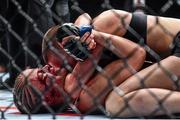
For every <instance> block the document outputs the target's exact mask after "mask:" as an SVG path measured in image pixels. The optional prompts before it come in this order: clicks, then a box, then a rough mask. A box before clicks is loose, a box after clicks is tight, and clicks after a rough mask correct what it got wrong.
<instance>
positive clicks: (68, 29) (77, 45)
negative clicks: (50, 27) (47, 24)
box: [56, 23, 92, 61]
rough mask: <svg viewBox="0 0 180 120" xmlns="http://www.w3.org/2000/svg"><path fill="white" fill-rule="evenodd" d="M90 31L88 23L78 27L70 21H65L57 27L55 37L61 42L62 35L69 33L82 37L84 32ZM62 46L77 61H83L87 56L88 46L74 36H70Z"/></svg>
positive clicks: (90, 27) (68, 34) (65, 35)
mask: <svg viewBox="0 0 180 120" xmlns="http://www.w3.org/2000/svg"><path fill="white" fill-rule="evenodd" d="M91 31H92V26H90V25H83V26H81V27H80V28H78V27H77V26H75V25H74V24H72V23H65V24H63V25H62V26H60V28H59V29H58V31H57V35H56V38H57V40H58V42H62V39H63V38H64V37H67V36H70V35H75V36H79V37H82V36H83V35H84V34H85V33H86V32H90V33H91ZM63 47H64V50H65V51H66V53H67V54H69V55H70V56H72V57H73V58H74V59H76V60H78V61H84V60H85V59H86V58H88V54H89V50H88V46H87V45H86V44H85V43H81V41H80V40H77V39H76V38H75V37H74V38H71V39H70V40H69V41H68V42H67V43H65V45H64V46H63Z"/></svg>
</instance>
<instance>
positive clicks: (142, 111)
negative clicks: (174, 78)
mask: <svg viewBox="0 0 180 120" xmlns="http://www.w3.org/2000/svg"><path fill="white" fill-rule="evenodd" d="M167 96H168V97H167ZM163 100H164V101H163ZM159 101H162V104H161V105H162V106H160V104H159V103H158V102H159ZM113 103H114V104H112V102H110V101H107V102H106V110H107V111H108V112H109V113H110V114H111V116H114V117H142V116H155V115H163V114H166V115H167V114H168V115H172V114H173V113H178V112H180V107H179V105H180V92H175V91H171V90H166V89H158V88H149V89H140V90H137V91H133V92H130V93H128V94H126V95H125V96H123V97H118V99H113ZM127 104H128V106H127ZM159 107H161V108H160V109H158V108H159ZM124 108H125V109H124ZM156 110H157V111H156Z"/></svg>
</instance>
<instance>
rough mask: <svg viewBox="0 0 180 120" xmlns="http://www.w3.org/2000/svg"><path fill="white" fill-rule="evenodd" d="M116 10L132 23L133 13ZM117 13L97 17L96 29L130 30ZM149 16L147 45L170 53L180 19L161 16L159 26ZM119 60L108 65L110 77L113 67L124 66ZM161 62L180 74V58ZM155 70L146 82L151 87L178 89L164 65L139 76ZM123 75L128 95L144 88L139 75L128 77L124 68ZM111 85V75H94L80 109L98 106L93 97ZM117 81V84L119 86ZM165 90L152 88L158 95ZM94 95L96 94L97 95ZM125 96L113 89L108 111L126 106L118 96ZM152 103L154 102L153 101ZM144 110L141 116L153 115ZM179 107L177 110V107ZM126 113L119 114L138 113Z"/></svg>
mask: <svg viewBox="0 0 180 120" xmlns="http://www.w3.org/2000/svg"><path fill="white" fill-rule="evenodd" d="M114 11H115V12H116V16H117V15H119V16H121V17H123V16H127V17H126V19H125V23H126V24H127V26H128V24H129V23H130V20H131V17H132V15H131V13H128V12H124V11H120V10H114ZM114 16H115V14H114V13H113V12H112V11H106V12H103V13H102V14H100V15H99V16H98V17H97V18H95V19H94V20H93V25H94V26H95V29H96V30H97V31H102V32H105V33H110V34H112V33H113V34H115V35H118V36H123V35H124V34H125V33H126V27H124V26H123V24H122V22H121V21H120V20H119V19H116V17H114ZM112 18H114V19H112ZM147 18H148V19H147V30H148V31H149V32H148V34H147V45H148V46H149V47H150V48H151V49H153V50H154V51H156V52H158V53H166V52H167V51H168V52H169V51H170V50H171V49H170V48H169V45H170V44H171V43H172V41H173V37H174V36H175V35H176V34H177V32H178V31H179V30H180V27H179V26H178V25H180V24H177V23H179V22H180V20H178V19H173V18H165V17H157V18H158V19H159V24H158V25H157V24H156V17H155V16H150V15H148V17H147ZM117 23H119V24H117ZM162 26H165V29H168V30H169V31H171V33H170V34H167V33H165V32H164V31H163V30H162ZM175 26H176V27H175ZM107 28H108V29H107ZM118 28H120V29H118ZM151 28H153V29H151ZM159 38H162V39H159ZM120 39H123V38H120ZM95 40H96V39H95ZM157 40H158V41H157ZM118 41H120V40H118ZM96 42H97V43H99V44H101V45H103V42H102V41H101V39H97V40H96ZM162 43H163V44H162ZM162 45H163V46H162ZM118 47H120V46H118ZM118 47H117V48H118ZM121 47H123V46H121ZM116 54H117V53H116ZM139 55H140V54H138V55H137V56H139ZM137 56H136V57H137ZM132 58H133V57H132ZM117 63H118V64H120V63H119V62H114V63H111V64H110V65H108V66H107V67H106V68H105V71H107V73H108V76H109V77H112V75H113V70H114V71H116V70H118V69H119V68H120V67H119V66H118V64H117ZM172 63H173V64H172ZM129 64H130V65H131V64H132V63H129ZM136 64H137V63H136ZM160 64H163V65H162V66H163V68H164V69H167V71H170V72H171V73H172V74H175V75H176V76H178V75H179V74H180V71H179V70H177V69H175V68H177V66H179V65H180V63H179V58H178V57H175V56H169V57H168V58H166V59H164V60H163V61H162V62H160ZM122 65H123V63H122V64H121V65H120V66H122ZM132 66H133V65H132ZM133 67H134V66H133ZM112 68H113V69H112ZM135 68H136V67H135ZM156 69H157V70H156ZM125 71H126V70H125ZM152 71H156V72H154V73H153V74H151V76H150V77H148V78H147V79H146V81H145V85H146V86H147V87H148V88H154V87H155V88H163V89H169V90H174V88H176V86H175V84H174V83H173V82H172V79H170V78H169V77H168V76H167V75H166V74H165V73H164V71H163V70H162V69H161V68H159V66H157V65H153V66H150V67H148V68H146V69H144V70H142V71H140V72H138V73H137V75H139V76H140V77H144V76H146V75H147V74H150V73H151V72H152ZM111 72H112V73H111ZM128 72H129V71H128ZM117 76H118V75H117ZM120 76H121V77H119V78H118V77H117V78H118V81H119V82H117V84H120V83H122V82H123V81H125V82H124V83H122V84H120V85H119V87H118V88H120V89H122V93H124V97H125V96H126V95H127V96H128V95H129V94H130V93H131V92H134V91H136V90H139V89H140V88H142V86H141V84H140V81H139V79H137V78H136V75H135V76H132V77H130V78H128V77H129V76H131V75H129V74H128V75H127V73H126V72H125V73H123V72H122V71H121V74H120ZM122 76H123V77H122ZM127 78H128V79H127ZM157 78H158V79H157ZM125 79H127V80H125ZM115 81H116V80H113V82H115ZM115 83H116V82H115ZM157 83H158V84H157ZM107 84H108V81H107V78H105V77H104V76H103V75H101V74H98V75H97V76H95V77H94V78H92V80H90V82H88V83H87V88H88V91H87V90H83V91H81V94H80V100H79V104H78V107H79V109H80V110H81V111H83V112H86V111H88V110H89V109H90V108H92V107H93V106H95V105H93V98H95V97H97V96H98V94H101V92H102V91H103V90H104V89H105V88H106V86H107ZM117 84H115V85H117ZM163 89H162V90H161V89H160V90H159V89H157V90H152V91H154V92H157V94H161V91H163ZM108 91H109V90H108V89H107V92H104V94H103V95H102V98H100V99H99V102H100V103H101V104H103V100H104V98H105V96H106V95H107V93H108ZM89 93H92V94H89ZM165 93H166V92H164V93H163V94H165ZM91 95H92V96H93V98H92V96H91ZM145 95H146V94H145ZM172 96H174V95H172ZM124 97H121V96H119V95H117V94H116V93H115V92H114V91H112V92H111V93H110V94H109V95H108V97H107V99H106V100H105V101H106V102H105V105H106V110H107V111H109V112H110V113H111V114H112V115H115V114H116V113H117V111H118V110H119V109H121V108H122V107H121V106H119V105H120V104H122V101H120V102H119V101H118V99H123V98H124ZM116 99H117V101H116ZM171 99H173V97H171ZM174 99H175V98H174ZM149 104H151V102H150V103H149ZM152 104H153V101H152ZM167 104H171V101H167ZM172 104H173V103H172ZM175 104H176V103H175ZM132 105H133V104H132ZM111 106H115V107H111ZM136 107H137V106H136ZM137 109H138V110H139V109H140V108H137ZM116 110H117V111H116ZM142 110H143V109H141V111H140V112H142V114H141V115H148V114H150V111H148V110H147V111H144V112H145V113H146V114H145V113H144V114H143V111H142ZM175 110H177V109H175ZM136 112H137V111H136ZM140 112H139V113H140ZM172 112H173V109H172ZM162 113H163V112H161V114H162ZM123 114H124V115H123ZM123 114H117V115H118V116H119V117H121V116H126V117H128V116H134V115H135V114H132V113H130V112H125V113H123Z"/></svg>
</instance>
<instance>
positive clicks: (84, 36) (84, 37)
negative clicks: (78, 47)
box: [80, 32, 90, 42]
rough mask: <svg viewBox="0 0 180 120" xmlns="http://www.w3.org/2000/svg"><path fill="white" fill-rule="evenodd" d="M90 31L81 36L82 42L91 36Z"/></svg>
mask: <svg viewBox="0 0 180 120" xmlns="http://www.w3.org/2000/svg"><path fill="white" fill-rule="evenodd" d="M89 35H90V33H89V32H86V33H85V34H84V35H83V36H82V37H81V39H80V40H81V42H85V40H86V39H87V38H88V37H89Z"/></svg>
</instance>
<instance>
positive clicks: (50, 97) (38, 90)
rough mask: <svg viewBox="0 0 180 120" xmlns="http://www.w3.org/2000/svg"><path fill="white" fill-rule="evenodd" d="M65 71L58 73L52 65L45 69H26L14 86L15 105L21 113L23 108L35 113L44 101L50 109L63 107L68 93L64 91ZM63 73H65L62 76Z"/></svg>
mask: <svg viewBox="0 0 180 120" xmlns="http://www.w3.org/2000/svg"><path fill="white" fill-rule="evenodd" d="M63 72H64V70H63V69H59V70H58V71H56V70H55V69H54V68H53V67H51V66H50V65H45V66H44V67H43V68H35V69H26V70H24V71H23V72H22V73H21V74H20V75H19V76H18V77H17V80H16V82H15V86H14V99H15V104H16V106H17V107H18V109H19V110H20V111H21V112H24V113H27V112H26V111H25V110H24V109H23V108H22V105H24V107H26V109H27V110H29V111H33V110H34V109H35V107H37V105H39V104H42V103H43V101H44V102H45V103H46V104H47V105H48V106H49V107H54V106H56V107H59V108H60V107H61V105H62V104H64V100H65V99H64V98H65V97H64V96H65V95H66V93H65V92H64V89H63V84H64V78H65V75H66V74H64V73H63ZM61 73H63V74H62V75H61Z"/></svg>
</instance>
